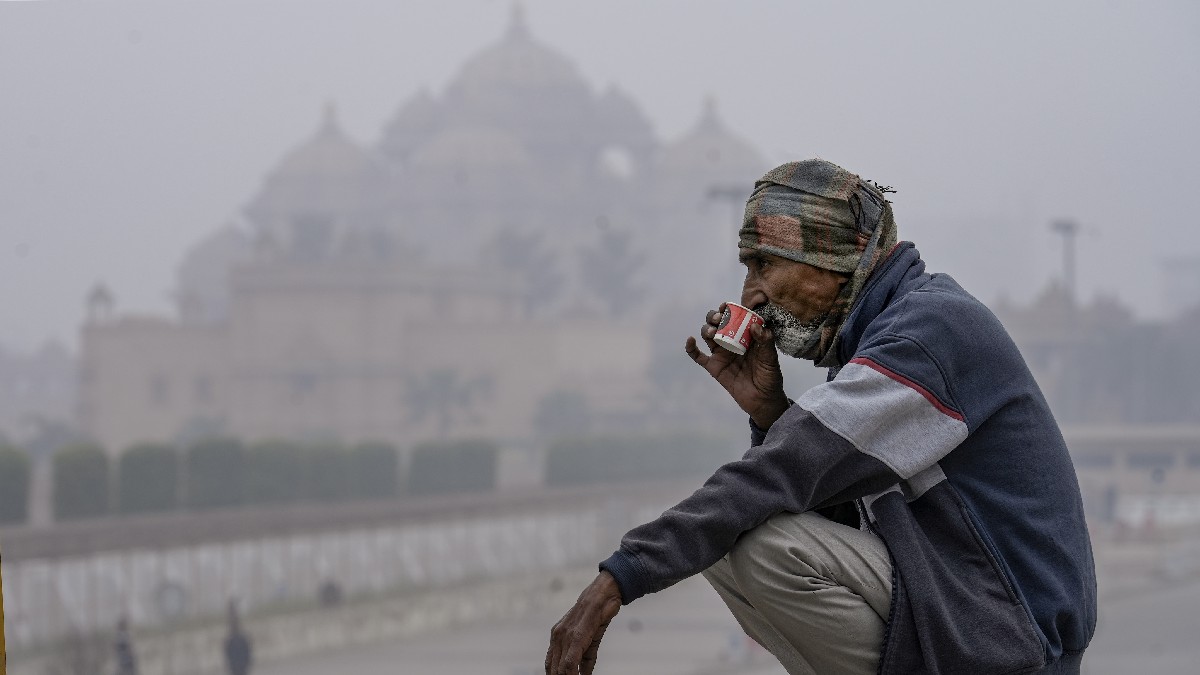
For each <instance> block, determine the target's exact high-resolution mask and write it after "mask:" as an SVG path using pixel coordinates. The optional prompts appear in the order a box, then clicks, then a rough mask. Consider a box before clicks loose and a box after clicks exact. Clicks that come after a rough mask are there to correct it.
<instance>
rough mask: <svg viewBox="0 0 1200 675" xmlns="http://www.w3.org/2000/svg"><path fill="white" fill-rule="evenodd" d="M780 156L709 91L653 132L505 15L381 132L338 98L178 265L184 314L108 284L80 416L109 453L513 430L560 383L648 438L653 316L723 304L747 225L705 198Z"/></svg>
mask: <svg viewBox="0 0 1200 675" xmlns="http://www.w3.org/2000/svg"><path fill="white" fill-rule="evenodd" d="M767 168H768V166H767V163H766V161H765V160H764V159H763V157H762V156H761V155H760V154H759V153H758V152H757V151H756V150H755V149H754V148H752V147H751V146H749V145H748V144H747V143H746V142H745V141H744V140H742V139H741V138H740V137H739V136H738V135H737V134H736V133H734V132H733V131H731V130H730V129H729V128H728V127H727V126H726V125H725V123H724V122H723V121H722V120H721V119H720V116H719V114H718V111H717V107H716V103H715V102H714V101H712V100H711V99H709V100H707V101H705V102H704V105H703V107H702V109H701V110H700V113H699V116H698V122H697V123H696V125H695V127H694V128H693V129H691V130H690V131H689V132H688V133H687V134H685V135H684V136H683V137H682V138H679V139H676V140H673V141H663V140H660V139H659V138H658V137H657V136H656V135H655V133H654V130H653V128H652V126H651V124H650V122H649V120H648V119H647V118H646V116H645V114H644V113H643V112H642V110H641V109H640V107H639V105H638V103H637V102H636V101H634V100H633V99H632V98H631V97H630V96H629V95H628V94H626V93H624V92H622V91H621V90H620V88H618V87H616V86H608V87H607V88H604V89H602V90H598V89H596V88H595V87H593V85H592V84H591V83H589V82H588V81H587V80H586V79H585V78H583V77H582V76H581V75H580V73H579V72H578V70H577V69H576V67H575V65H574V64H573V63H572V62H571V61H570V60H569V59H568V58H567V57H566V56H564V55H563V54H561V53H559V52H557V51H555V50H554V49H552V48H550V47H548V46H546V45H545V44H543V43H542V42H541V41H540V40H538V39H537V37H535V36H534V35H532V34H531V32H530V30H529V27H528V26H527V25H526V22H525V19H524V16H523V15H522V13H521V11H520V10H519V9H517V10H514V13H513V16H512V18H511V22H510V24H509V26H508V27H507V29H506V30H505V31H504V33H503V35H502V36H501V37H500V39H499V40H498V41H497V42H496V43H495V44H493V45H491V46H488V47H486V48H485V49H483V50H482V51H480V52H479V53H477V54H476V55H474V56H472V57H471V58H469V59H467V61H466V62H465V63H464V65H463V66H462V67H461V69H460V70H459V71H458V73H457V75H456V76H455V77H454V78H453V80H452V81H451V82H450V83H449V84H448V85H447V86H446V87H445V89H444V90H443V91H441V92H440V93H439V92H433V91H429V90H421V91H418V92H416V93H415V94H413V95H412V96H411V97H410V98H409V99H408V100H407V101H406V102H405V103H403V104H402V105H401V106H400V108H399V110H397V111H396V113H395V114H394V115H393V116H392V117H391V118H390V121H388V122H387V124H386V125H385V127H384V128H383V129H382V131H381V134H380V135H379V137H378V138H377V139H375V140H373V141H371V142H362V141H360V140H358V139H354V138H352V137H350V136H349V135H348V134H346V133H345V132H344V131H343V130H342V128H341V126H340V124H339V122H338V119H337V114H336V110H335V108H334V107H333V105H332V104H330V105H329V106H328V107H327V109H326V110H325V111H324V113H323V114H322V115H321V116H320V120H319V122H318V123H317V124H316V129H315V130H314V132H313V134H312V135H311V137H309V138H307V139H303V140H301V141H300V142H299V143H298V144H297V145H296V147H295V148H294V149H293V150H291V151H290V152H288V153H287V154H286V155H285V156H284V157H283V158H282V160H281V161H280V162H279V164H278V165H276V166H275V167H274V168H271V169H270V170H269V171H267V172H266V176H265V179H264V181H263V183H262V185H261V186H260V187H259V188H258V190H257V192H255V193H254V194H253V195H252V196H251V198H250V199H249V200H248V202H247V204H246V206H245V208H244V209H243V210H242V211H241V213H237V214H232V215H231V217H230V221H229V223H228V224H226V225H224V226H223V227H220V228H218V229H216V230H214V232H213V233H212V234H211V235H210V236H209V237H207V238H205V239H204V240H202V241H199V242H197V243H196V244H195V245H194V246H193V247H192V248H191V250H190V251H189V252H188V253H187V254H186V255H185V256H184V258H183V260H182V261H181V262H180V264H179V267H178V276H177V282H176V288H175V292H174V297H175V299H176V304H177V312H176V314H175V315H174V316H137V315H130V314H127V313H122V312H121V311H119V305H118V304H117V299H115V298H114V297H113V296H112V294H111V293H110V292H108V291H107V290H106V289H104V288H103V287H97V289H96V290H95V292H94V293H93V294H92V295H91V296H90V297H89V298H88V312H87V320H86V322H85V324H84V326H83V328H82V341H81V354H80V368H81V373H82V375H81V378H80V388H79V392H78V401H79V402H78V419H79V423H80V426H81V428H82V429H83V430H84V431H85V432H86V433H88V434H90V435H91V436H92V437H94V438H96V439H97V440H98V441H100V442H101V443H103V444H104V445H105V446H106V447H107V448H108V449H109V451H110V452H113V453H116V452H120V451H121V450H123V449H124V448H126V447H127V446H129V445H130V444H132V443H135V442H139V441H144V440H160V441H162V440H165V441H184V442H186V441H187V440H189V439H192V438H196V437H199V436H203V435H211V434H228V435H233V436H237V437H240V438H243V439H246V440H255V439H262V438H280V437H282V438H329V439H337V440H341V441H344V442H355V441H358V440H366V439H383V440H389V441H393V442H395V443H398V444H401V445H404V446H408V445H411V444H412V443H413V442H415V441H418V440H420V439H424V438H434V437H455V436H459V437H461V436H488V437H492V438H498V439H522V438H528V437H530V435H531V434H533V433H534V432H535V429H534V421H535V420H536V419H537V418H538V413H539V410H540V409H543V408H545V406H546V404H547V402H548V401H550V402H552V401H553V399H554V398H555V397H558V396H561V395H562V394H563V393H564V392H567V393H572V394H575V395H579V396H583V397H584V398H585V399H586V401H587V402H588V405H589V407H590V409H591V410H592V411H593V412H594V413H595V415H596V417H597V419H598V420H600V421H601V422H605V421H607V422H612V423H617V424H621V425H623V427H626V428H637V427H638V425H641V424H645V423H646V420H645V419H644V417H645V413H644V412H642V411H643V410H644V409H645V406H644V404H645V401H646V397H647V396H648V395H649V394H648V387H649V386H650V385H651V383H650V382H649V378H648V376H647V372H648V369H649V365H650V364H649V360H650V358H651V353H652V346H651V342H652V330H651V326H650V321H648V320H647V317H649V315H650V314H651V313H653V312H654V311H655V310H656V308H659V307H663V306H665V305H670V304H672V303H678V302H680V301H683V300H688V301H691V300H695V299H697V298H704V299H712V298H716V300H715V301H719V300H721V299H726V297H727V296H729V294H730V293H731V292H733V291H732V290H731V289H730V286H731V283H732V282H731V274H733V273H736V271H734V272H731V270H734V269H735V266H736V249H735V246H734V242H735V241H736V233H737V226H738V223H737V221H736V218H735V214H733V213H732V212H731V210H730V208H729V206H728V204H727V203H720V200H717V199H714V197H713V195H714V194H720V190H721V189H724V190H729V189H730V188H729V186H731V185H740V186H742V189H744V191H745V193H746V194H745V195H743V196H741V197H740V199H741V200H744V198H745V196H748V194H749V191H750V188H751V186H752V183H753V180H754V179H755V178H757V177H758V176H759V175H761V174H762V173H763V172H764V171H765V170H766V169H767ZM728 201H729V202H732V201H736V200H728ZM696 260H705V261H719V262H716V263H714V264H711V265H708V264H706V265H697V264H696V262H695V261H696ZM651 262H652V263H653V269H651V268H650V263H651ZM663 270H668V271H669V272H670V273H666V274H664V273H662V271H663ZM652 271H653V272H654V277H653V279H651V278H650V277H649V274H650V273H651V272H652ZM651 281H653V283H650V282H651ZM734 290H736V289H734ZM618 318H621V319H622V320H621V321H620V323H619V329H618V328H616V327H615V326H616V325H617V323H616V321H615V320H616V319H618ZM681 339H682V338H681ZM680 351H681V350H680Z"/></svg>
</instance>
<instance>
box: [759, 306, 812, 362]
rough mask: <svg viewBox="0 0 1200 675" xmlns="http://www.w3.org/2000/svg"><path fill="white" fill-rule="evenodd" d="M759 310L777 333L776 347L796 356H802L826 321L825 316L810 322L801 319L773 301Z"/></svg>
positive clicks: (768, 324)
mask: <svg viewBox="0 0 1200 675" xmlns="http://www.w3.org/2000/svg"><path fill="white" fill-rule="evenodd" d="M757 311H758V314H759V315H760V316H762V318H763V321H765V322H766V324H767V327H768V328H770V329H771V332H772V333H774V334H775V348H776V349H778V350H779V351H780V352H781V353H783V354H786V355H787V356H792V357H796V358H801V356H800V353H801V351H802V350H803V349H804V348H805V347H806V346H808V343H809V341H810V340H812V338H813V336H814V335H815V334H816V333H817V331H818V330H819V329H820V328H821V324H822V323H823V322H824V321H825V317H823V316H821V317H817V318H816V319H813V320H812V321H808V322H805V321H801V320H800V319H799V318H798V317H797V316H796V315H795V314H792V313H791V312H789V311H787V310H786V309H784V308H782V307H780V306H779V305H776V304H772V303H767V304H766V305H764V306H762V307H760V308H759V309H758V310H757Z"/></svg>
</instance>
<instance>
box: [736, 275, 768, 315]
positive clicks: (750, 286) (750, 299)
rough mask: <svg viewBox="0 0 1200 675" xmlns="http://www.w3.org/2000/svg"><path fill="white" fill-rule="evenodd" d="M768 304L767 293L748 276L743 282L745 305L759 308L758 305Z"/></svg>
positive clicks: (743, 302) (743, 304)
mask: <svg viewBox="0 0 1200 675" xmlns="http://www.w3.org/2000/svg"><path fill="white" fill-rule="evenodd" d="M765 304H767V294H766V293H764V292H763V291H762V288H760V287H759V285H758V284H756V283H754V282H753V281H752V280H751V279H749V278H747V279H746V282H745V283H744V284H742V302H741V305H742V306H743V307H748V308H750V309H757V308H758V307H760V306H762V305H765Z"/></svg>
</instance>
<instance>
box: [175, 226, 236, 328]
mask: <svg viewBox="0 0 1200 675" xmlns="http://www.w3.org/2000/svg"><path fill="white" fill-rule="evenodd" d="M252 257H253V254H252V246H251V242H250V237H249V236H247V235H246V233H245V232H244V231H243V230H241V229H239V228H238V227H236V226H234V225H227V226H226V227H224V228H222V229H220V230H218V231H217V232H215V233H213V234H211V235H209V236H208V237H205V238H204V239H202V240H200V241H199V242H197V243H196V244H195V245H194V246H192V247H191V248H190V249H188V252H187V253H186V254H185V255H184V257H183V261H182V262H181V263H180V264H179V269H178V270H177V272H176V284H177V287H176V291H175V301H176V304H177V306H178V309H179V314H180V318H182V319H183V320H184V321H186V322H189V323H208V322H213V321H219V320H221V319H223V318H224V317H225V316H226V314H227V313H228V309H229V297H230V289H229V277H230V273H231V272H232V271H233V268H234V267H236V266H238V265H240V264H243V263H248V262H250V260H251V259H252Z"/></svg>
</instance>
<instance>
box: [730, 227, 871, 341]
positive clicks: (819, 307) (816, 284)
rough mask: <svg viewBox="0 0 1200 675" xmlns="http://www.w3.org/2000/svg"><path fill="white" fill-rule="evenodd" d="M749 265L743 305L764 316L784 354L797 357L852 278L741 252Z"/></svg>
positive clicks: (743, 261)
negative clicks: (800, 349) (799, 350)
mask: <svg viewBox="0 0 1200 675" xmlns="http://www.w3.org/2000/svg"><path fill="white" fill-rule="evenodd" d="M738 259H739V260H740V261H741V263H742V264H743V265H745V266H746V281H745V282H744V283H743V285H742V303H741V304H743V305H745V306H746V307H749V308H750V309H753V310H754V311H756V312H758V313H759V314H761V315H762V317H763V318H764V319H765V320H766V321H767V325H768V326H770V328H771V330H772V331H773V332H774V333H775V342H776V345H777V346H778V347H779V350H780V351H782V352H784V353H785V354H789V355H792V356H795V355H796V352H797V350H798V349H799V348H800V347H801V346H802V345H803V344H804V342H806V341H807V339H808V338H809V336H811V335H812V333H813V331H815V330H816V329H817V327H818V326H819V325H820V324H821V321H822V320H823V319H824V318H825V315H826V314H828V313H829V310H830V308H831V307H832V306H833V301H834V300H836V299H837V296H838V294H839V293H841V290H842V286H844V285H845V284H846V282H847V281H848V280H849V277H848V276H846V275H844V274H839V273H837V272H831V271H829V270H823V269H820V268H818V267H813V266H811V265H806V264H804V263H799V262H796V261H794V260H788V259H787V258H781V257H779V256H777V255H771V254H770V253H763V252H761V251H752V250H749V249H742V250H741V253H740V255H739V256H738Z"/></svg>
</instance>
